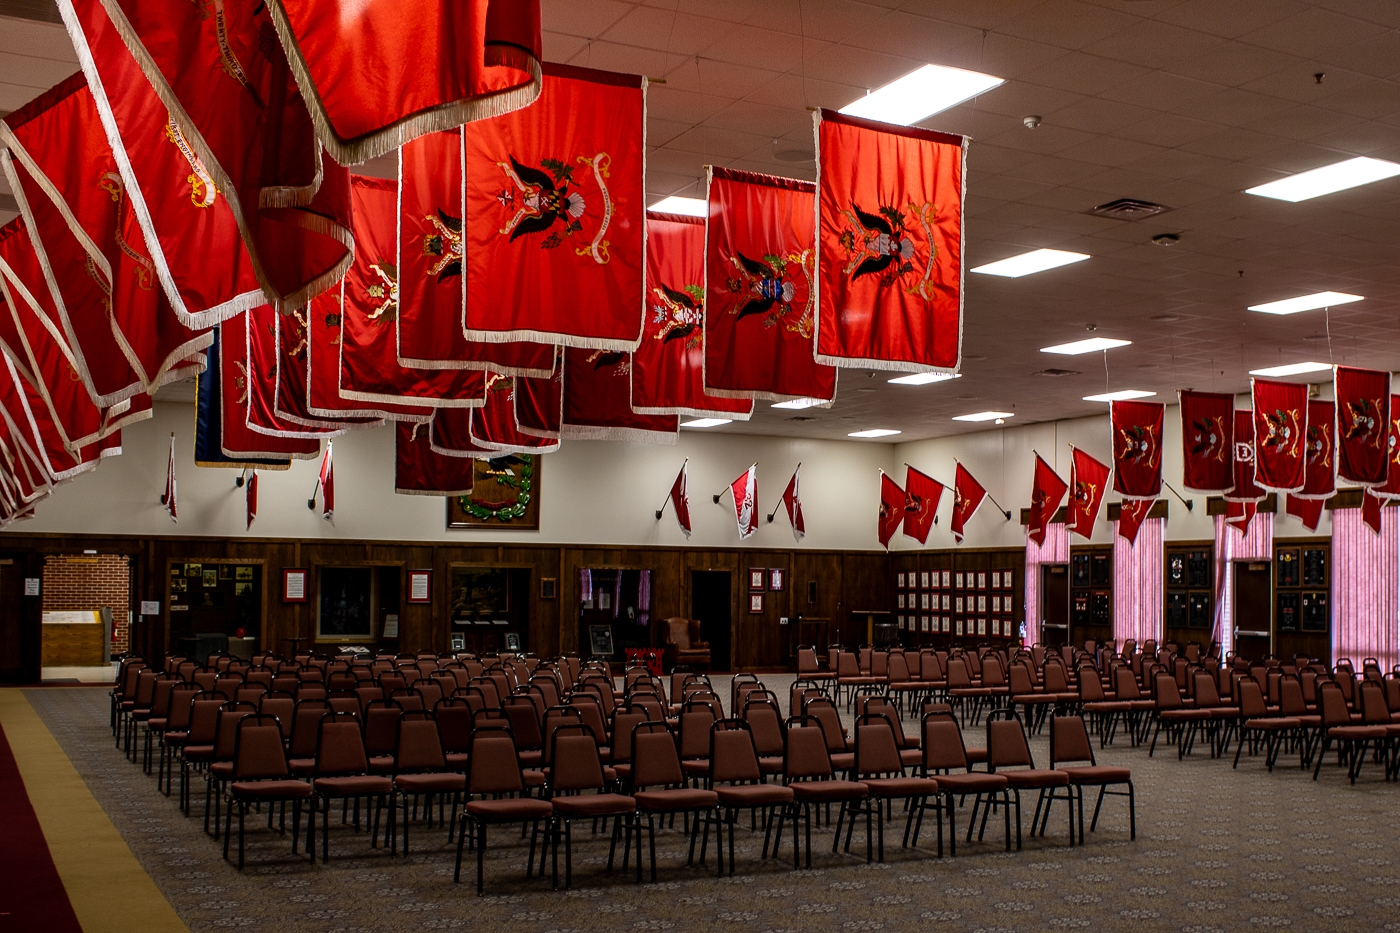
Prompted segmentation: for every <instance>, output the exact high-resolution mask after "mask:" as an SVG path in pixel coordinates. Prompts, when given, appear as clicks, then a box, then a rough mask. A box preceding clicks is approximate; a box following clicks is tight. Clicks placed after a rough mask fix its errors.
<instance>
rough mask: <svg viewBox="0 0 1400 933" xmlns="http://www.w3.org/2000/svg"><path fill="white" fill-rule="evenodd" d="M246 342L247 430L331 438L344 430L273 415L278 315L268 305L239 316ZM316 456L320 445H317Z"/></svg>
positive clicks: (338, 424) (339, 425)
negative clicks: (241, 319)
mask: <svg viewBox="0 0 1400 933" xmlns="http://www.w3.org/2000/svg"><path fill="white" fill-rule="evenodd" d="M243 318H244V322H245V330H246V333H247V340H248V370H247V376H248V427H250V428H252V429H253V430H254V431H256V432H257V433H259V434H270V435H272V436H273V437H315V438H321V437H334V436H335V435H337V434H343V433H345V431H346V427H345V423H344V422H323V421H319V420H318V422H317V423H316V424H314V425H311V424H297V423H295V422H291V421H287V420H284V419H282V418H280V417H279V416H278V415H277V409H276V391H277V330H278V324H279V321H280V319H281V318H282V315H280V314H278V313H277V312H275V311H273V310H272V308H271V307H270V306H268V305H259V306H258V307H256V308H250V309H248V310H247V311H245V312H244V313H243ZM316 452H317V453H320V452H321V451H320V445H319V444H318V445H317V450H316Z"/></svg>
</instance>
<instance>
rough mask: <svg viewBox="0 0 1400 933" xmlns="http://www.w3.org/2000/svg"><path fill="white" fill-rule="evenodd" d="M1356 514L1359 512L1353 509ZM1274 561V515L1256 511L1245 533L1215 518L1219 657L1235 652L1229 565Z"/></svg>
mask: <svg viewBox="0 0 1400 933" xmlns="http://www.w3.org/2000/svg"><path fill="white" fill-rule="evenodd" d="M1356 511H1357V513H1358V514H1359V513H1360V511H1361V510H1360V509H1357V510H1356ZM1273 559H1274V516H1273V513H1271V512H1258V513H1256V514H1255V516H1254V518H1253V519H1252V520H1251V521H1250V523H1249V534H1241V533H1240V530H1239V529H1238V528H1236V527H1234V526H1233V525H1227V524H1225V516H1224V515H1217V516H1215V627H1214V630H1213V631H1212V632H1211V633H1210V637H1211V638H1213V639H1214V640H1215V641H1218V642H1220V650H1221V655H1222V656H1224V655H1225V654H1226V653H1228V652H1231V651H1234V650H1235V620H1234V618H1233V614H1234V611H1235V575H1234V574H1233V573H1231V572H1230V571H1231V567H1230V564H1231V563H1232V562H1234V561H1237V560H1268V561H1271V560H1273Z"/></svg>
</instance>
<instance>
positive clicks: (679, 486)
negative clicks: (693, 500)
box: [657, 457, 690, 541]
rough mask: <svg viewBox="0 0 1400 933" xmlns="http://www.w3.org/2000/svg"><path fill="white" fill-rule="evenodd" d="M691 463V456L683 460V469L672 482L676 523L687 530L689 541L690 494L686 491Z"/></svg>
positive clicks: (672, 501)
mask: <svg viewBox="0 0 1400 933" xmlns="http://www.w3.org/2000/svg"><path fill="white" fill-rule="evenodd" d="M689 464H690V458H689V457H686V458H685V460H683V461H681V471H680V472H679V473H677V474H676V481H675V482H674V483H672V484H671V511H673V512H675V513H676V524H677V525H680V526H681V531H683V532H685V537H686V540H687V541H688V540H690V496H689V495H688V494H687V493H686V488H685V487H686V480H687V478H688V474H687V473H686V467H687V466H689ZM657 517H658V518H660V517H661V516H659V515H658V516H657Z"/></svg>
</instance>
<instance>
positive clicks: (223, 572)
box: [219, 564, 233, 580]
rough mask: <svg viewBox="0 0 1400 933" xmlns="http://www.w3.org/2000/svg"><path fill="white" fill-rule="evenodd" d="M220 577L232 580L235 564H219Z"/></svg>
mask: <svg viewBox="0 0 1400 933" xmlns="http://www.w3.org/2000/svg"><path fill="white" fill-rule="evenodd" d="M219 579H220V580H232V579H233V566H232V565H231V564H220V565H219Z"/></svg>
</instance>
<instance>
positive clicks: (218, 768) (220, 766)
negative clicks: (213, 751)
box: [209, 761, 233, 781]
mask: <svg viewBox="0 0 1400 933" xmlns="http://www.w3.org/2000/svg"><path fill="white" fill-rule="evenodd" d="M209 773H210V774H211V775H213V776H214V778H215V779H216V780H219V781H231V780H233V762H231V761H216V762H214V763H213V764H212V765H210V766H209Z"/></svg>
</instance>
